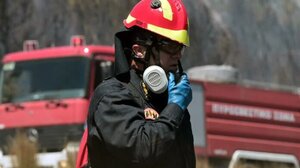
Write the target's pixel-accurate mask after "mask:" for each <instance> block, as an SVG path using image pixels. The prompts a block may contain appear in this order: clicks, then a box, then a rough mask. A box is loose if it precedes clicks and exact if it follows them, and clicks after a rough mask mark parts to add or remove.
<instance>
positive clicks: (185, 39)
mask: <svg viewBox="0 0 300 168" xmlns="http://www.w3.org/2000/svg"><path fill="white" fill-rule="evenodd" d="M147 29H148V30H150V31H152V32H154V33H157V34H160V35H162V36H164V37H168V38H170V39H171V40H174V41H177V42H179V43H182V44H184V45H186V46H189V45H190V42H189V35H188V32H187V30H171V29H166V28H162V27H158V26H155V25H152V24H148V27H147Z"/></svg>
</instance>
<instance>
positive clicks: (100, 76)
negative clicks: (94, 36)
mask: <svg viewBox="0 0 300 168" xmlns="http://www.w3.org/2000/svg"><path fill="white" fill-rule="evenodd" d="M113 70H114V63H113V62H112V61H104V60H95V83H94V88H96V87H97V86H98V85H99V83H101V82H102V81H103V80H104V79H105V78H108V77H111V76H112V75H113Z"/></svg>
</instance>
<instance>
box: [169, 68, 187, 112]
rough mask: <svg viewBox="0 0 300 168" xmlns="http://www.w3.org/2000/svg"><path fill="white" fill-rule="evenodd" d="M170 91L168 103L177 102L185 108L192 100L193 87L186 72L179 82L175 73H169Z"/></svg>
mask: <svg viewBox="0 0 300 168" xmlns="http://www.w3.org/2000/svg"><path fill="white" fill-rule="evenodd" d="M168 92H169V98H168V103H176V104H177V105H179V106H180V107H181V109H182V110H185V109H186V108H187V106H188V105H189V104H190V103H191V101H192V89H191V86H190V82H189V80H188V77H187V75H186V74H185V73H184V74H183V75H182V76H181V79H180V81H179V82H178V83H177V84H176V83H175V76H174V74H173V73H170V74H169V84H168Z"/></svg>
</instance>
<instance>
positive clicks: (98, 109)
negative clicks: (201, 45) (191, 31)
mask: <svg viewBox="0 0 300 168" xmlns="http://www.w3.org/2000/svg"><path fill="white" fill-rule="evenodd" d="M124 25H125V28H126V29H125V30H123V31H121V32H118V33H116V35H115V52H116V53H115V75H114V77H111V78H108V79H106V80H104V81H103V82H102V83H101V84H99V86H98V87H97V88H96V90H95V92H94V95H93V97H92V99H91V104H90V108H89V114H88V140H87V145H88V155H89V164H90V166H91V167H93V168H98V167H101V168H148V167H155V168H175V167H176V168H195V154H194V146H193V135H192V131H191V123H190V115H189V112H188V111H187V107H188V105H189V103H190V102H191V100H192V91H191V87H190V83H189V80H188V77H187V75H186V74H185V73H184V72H181V71H182V69H181V67H180V59H181V57H182V54H183V50H184V49H185V48H186V47H187V46H188V45H189V36H188V31H187V30H188V21H187V14H186V10H185V7H184V5H183V2H182V1H181V0H141V1H140V2H139V3H137V4H136V5H135V6H134V8H133V9H132V10H131V12H130V14H129V15H128V17H127V19H125V20H124Z"/></svg>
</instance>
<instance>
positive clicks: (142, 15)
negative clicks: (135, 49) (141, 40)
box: [123, 0, 189, 46]
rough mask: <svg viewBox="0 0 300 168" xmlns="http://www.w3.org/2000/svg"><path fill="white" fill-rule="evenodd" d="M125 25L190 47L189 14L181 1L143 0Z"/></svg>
mask: <svg viewBox="0 0 300 168" xmlns="http://www.w3.org/2000/svg"><path fill="white" fill-rule="evenodd" d="M123 23H124V25H125V27H126V28H132V27H133V26H138V27H140V28H142V29H146V30H149V31H151V32H154V33H156V34H159V35H161V36H163V37H167V38H169V39H171V40H174V41H177V42H179V43H181V44H183V45H185V46H189V35H188V18H187V12H186V9H185V7H184V5H183V2H182V1H181V0H141V1H140V2H139V3H137V4H136V5H135V6H134V8H133V9H132V10H131V12H130V13H129V15H128V17H127V19H126V20H124V22H123Z"/></svg>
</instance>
